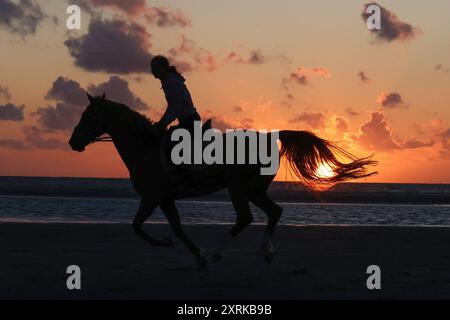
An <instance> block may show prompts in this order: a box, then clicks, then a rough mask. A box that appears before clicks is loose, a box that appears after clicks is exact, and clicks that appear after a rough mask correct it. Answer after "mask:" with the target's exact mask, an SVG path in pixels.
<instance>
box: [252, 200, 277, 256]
mask: <svg viewBox="0 0 450 320" xmlns="http://www.w3.org/2000/svg"><path fill="white" fill-rule="evenodd" d="M251 201H252V203H253V204H254V205H255V206H257V207H258V208H260V209H261V210H263V211H264V212H265V213H266V214H267V216H268V218H269V220H268V222H267V227H266V230H265V232H264V238H263V242H262V246H261V248H262V251H263V254H264V258H265V259H266V262H267V264H270V263H271V262H272V259H273V253H274V249H273V244H272V236H273V233H274V231H275V227H276V226H277V223H278V220H279V219H280V217H281V214H282V213H283V208H281V207H280V206H279V205H277V204H276V203H275V202H273V201H272V199H270V198H269V196H268V195H267V193H265V192H264V193H261V194H258V195H256V196H254V197H252V199H251Z"/></svg>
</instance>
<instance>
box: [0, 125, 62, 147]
mask: <svg viewBox="0 0 450 320" xmlns="http://www.w3.org/2000/svg"><path fill="white" fill-rule="evenodd" d="M22 132H23V134H24V136H25V139H24V141H22V140H18V139H1V140H0V147H3V148H7V149H13V150H32V149H44V150H69V147H68V145H67V143H66V142H63V141H61V140H59V139H57V138H47V137H44V135H45V132H44V131H43V130H41V129H39V128H38V127H36V126H25V127H23V128H22Z"/></svg>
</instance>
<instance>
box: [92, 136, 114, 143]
mask: <svg viewBox="0 0 450 320" xmlns="http://www.w3.org/2000/svg"><path fill="white" fill-rule="evenodd" d="M112 141H113V140H112V138H111V137H110V136H104V137H98V138H95V139H94V140H92V142H91V143H96V142H112Z"/></svg>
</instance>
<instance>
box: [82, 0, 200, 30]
mask: <svg viewBox="0 0 450 320" xmlns="http://www.w3.org/2000/svg"><path fill="white" fill-rule="evenodd" d="M76 3H77V4H78V5H80V6H81V7H82V8H83V9H85V10H86V11H87V12H89V13H91V14H93V15H95V16H97V17H98V16H100V12H99V11H98V10H97V9H98V8H104V7H109V8H112V9H115V10H117V11H120V12H123V13H125V14H126V15H128V16H131V17H133V18H135V17H136V16H143V17H144V19H145V20H146V21H147V22H148V23H151V24H155V25H157V26H158V27H162V28H165V27H172V26H178V27H188V26H191V25H192V23H191V20H190V19H189V18H188V17H186V16H185V15H184V14H183V13H182V12H181V11H180V10H173V9H170V8H165V7H148V6H147V4H146V1H145V0H127V1H125V0H78V1H76Z"/></svg>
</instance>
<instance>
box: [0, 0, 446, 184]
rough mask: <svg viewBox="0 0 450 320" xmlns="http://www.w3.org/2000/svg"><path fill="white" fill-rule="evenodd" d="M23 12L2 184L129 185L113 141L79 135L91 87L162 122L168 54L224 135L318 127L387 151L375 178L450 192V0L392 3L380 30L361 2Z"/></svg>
mask: <svg viewBox="0 0 450 320" xmlns="http://www.w3.org/2000/svg"><path fill="white" fill-rule="evenodd" d="M18 3H19V1H15V0H0V56H1V59H0V175H21V176H74V177H126V176H127V171H126V169H125V167H124V165H123V164H122V162H121V160H120V159H119V157H118V155H117V153H116V151H115V150H114V148H113V146H112V145H111V144H96V145H93V146H89V147H88V148H87V150H86V151H85V152H83V153H76V152H73V151H71V150H69V147H68V145H67V141H68V137H69V136H70V134H71V132H72V129H73V127H74V125H75V124H76V123H77V122H78V119H79V116H80V114H81V112H82V111H83V110H84V108H85V107H86V106H87V105H88V101H87V99H86V97H85V96H84V90H89V91H90V92H91V93H93V94H99V93H102V92H106V95H107V97H108V98H109V99H111V100H116V101H119V102H123V103H125V104H127V105H128V106H130V107H133V108H134V109H136V110H138V111H139V112H142V113H145V114H146V115H147V116H149V117H150V118H151V119H154V120H159V117H160V116H161V115H162V113H163V112H164V109H165V107H166V103H165V100H164V95H163V92H162V90H161V85H160V83H159V81H158V80H156V79H154V78H153V77H152V76H151V74H150V67H149V64H150V59H151V57H153V56H154V55H156V54H163V55H166V56H167V57H168V58H169V60H171V61H172V62H173V63H174V64H175V65H176V66H177V67H178V69H179V70H180V71H182V72H183V74H184V76H185V77H186V79H187V82H186V84H187V86H188V88H189V89H190V91H191V94H192V97H193V100H194V103H195V105H196V107H197V109H198V111H199V112H200V113H201V114H202V116H203V118H204V119H206V118H213V121H214V123H215V124H216V127H218V128H219V129H224V128H232V127H241V128H255V129H280V130H281V129H295V130H311V131H313V132H315V133H316V134H318V135H319V136H320V137H323V138H326V139H330V140H332V141H336V142H338V143H339V145H340V146H341V147H344V148H345V149H346V150H348V151H350V152H352V153H353V154H355V155H357V156H366V155H369V154H375V160H378V161H379V162H380V164H379V166H378V167H377V170H378V171H379V174H378V175H376V176H373V177H370V178H367V180H366V181H368V182H408V183H450V170H449V167H450V129H449V125H450V19H449V17H450V1H448V0H434V1H431V2H430V1H418V0H396V1H378V2H377V4H378V5H379V6H380V7H381V9H382V10H381V17H382V19H381V21H382V29H381V30H380V31H376V32H375V31H370V30H369V29H368V28H367V26H366V23H365V20H364V18H365V17H364V16H363V14H362V13H363V9H364V7H365V5H367V3H368V1H357V0H346V1H326V0H315V1H301V0H292V1H291V0H289V1H288V0H285V1H268V0H246V1H242V0H228V1H206V0H173V1H145V0H130V1H119V0H76V1H60V0H45V1H44V0H42V1H33V0H32V1H28V2H27V1H25V2H22V3H21V4H20V5H18ZM69 4H77V5H79V6H80V7H81V10H82V11H81V18H82V20H81V30H68V29H67V27H66V19H67V17H68V15H67V14H66V9H67V6H68V5H69ZM284 177H285V172H284V170H283V169H282V170H280V173H279V176H278V177H277V179H278V180H282V179H284Z"/></svg>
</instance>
